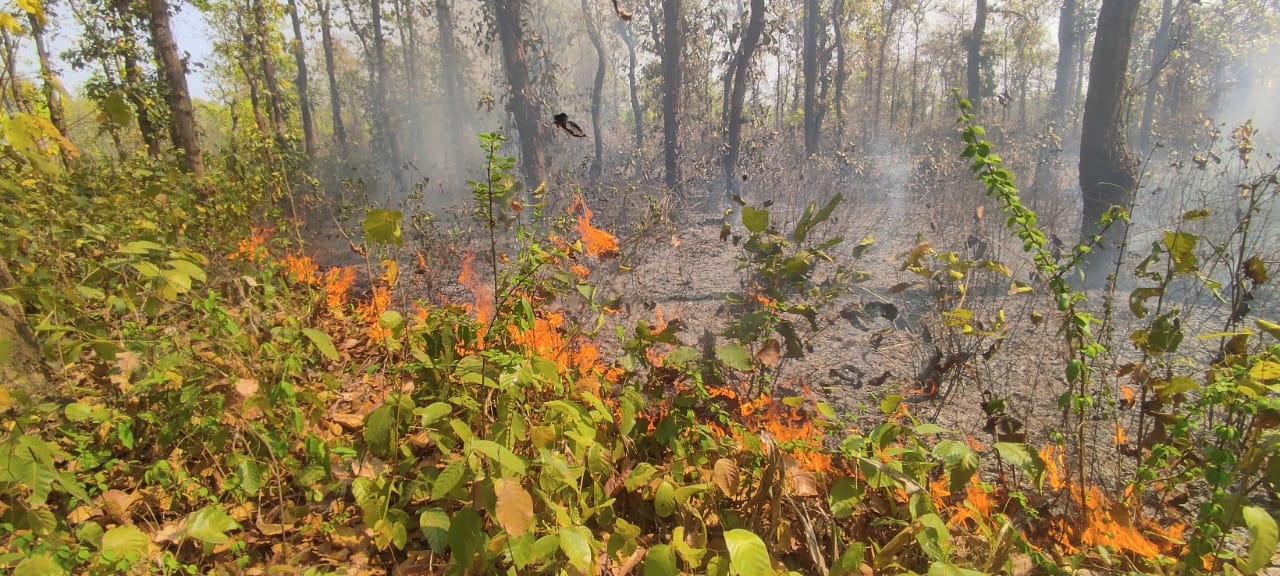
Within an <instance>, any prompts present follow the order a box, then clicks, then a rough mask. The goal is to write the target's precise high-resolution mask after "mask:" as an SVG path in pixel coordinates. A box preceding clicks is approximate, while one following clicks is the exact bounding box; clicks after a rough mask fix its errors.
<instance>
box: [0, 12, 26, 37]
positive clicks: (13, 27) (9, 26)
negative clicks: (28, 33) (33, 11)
mask: <svg viewBox="0 0 1280 576" xmlns="http://www.w3.org/2000/svg"><path fill="white" fill-rule="evenodd" d="M0 28H4V29H5V30H6V31H8V32H9V33H10V34H21V33H22V25H21V24H18V19H17V18H14V17H13V15H12V14H5V13H4V12H0Z"/></svg>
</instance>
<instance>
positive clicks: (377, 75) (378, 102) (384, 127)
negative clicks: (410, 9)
mask: <svg viewBox="0 0 1280 576" xmlns="http://www.w3.org/2000/svg"><path fill="white" fill-rule="evenodd" d="M369 8H370V9H369V19H370V22H371V23H372V24H373V108H374V110H373V114H374V118H376V121H375V124H376V125H377V127H378V130H377V132H378V137H379V138H381V140H382V141H383V144H384V145H385V146H386V150H387V152H389V153H390V155H391V174H392V176H394V177H395V180H396V183H397V184H399V185H401V186H403V185H404V170H403V168H404V166H403V164H404V157H403V156H402V155H401V154H400V140H399V138H398V137H397V134H396V130H395V128H394V127H393V126H392V124H391V110H390V104H389V102H388V100H389V99H390V98H389V95H388V93H387V40H386V38H384V37H383V35H382V0H371V1H370V2H369Z"/></svg>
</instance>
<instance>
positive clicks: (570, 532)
mask: <svg viewBox="0 0 1280 576" xmlns="http://www.w3.org/2000/svg"><path fill="white" fill-rule="evenodd" d="M560 549H561V550H563V551H564V555H565V556H567V557H568V558H569V563H570V564H572V565H573V567H574V568H577V569H578V570H579V571H580V572H582V573H586V572H587V571H588V570H590V568H591V557H592V553H591V530H589V529H587V527H586V526H571V527H568V528H561V529H560Z"/></svg>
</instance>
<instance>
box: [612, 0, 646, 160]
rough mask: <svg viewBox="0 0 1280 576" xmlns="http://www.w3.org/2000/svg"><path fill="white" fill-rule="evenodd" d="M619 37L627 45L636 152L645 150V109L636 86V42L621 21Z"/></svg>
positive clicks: (628, 76) (618, 25)
mask: <svg viewBox="0 0 1280 576" xmlns="http://www.w3.org/2000/svg"><path fill="white" fill-rule="evenodd" d="M617 27H618V35H619V36H622V42H623V43H624V44H626V45H627V89H628V91H629V92H630V93H631V116H632V120H633V122H634V127H633V131H634V136H633V137H632V140H633V144H634V146H635V150H636V152H639V151H640V150H641V149H642V148H644V109H643V108H641V107H640V89H639V87H638V86H636V68H637V67H638V66H637V63H636V41H635V39H634V38H632V37H631V30H629V29H628V28H627V25H626V24H625V23H623V22H622V21H621V20H619V21H618V23H617Z"/></svg>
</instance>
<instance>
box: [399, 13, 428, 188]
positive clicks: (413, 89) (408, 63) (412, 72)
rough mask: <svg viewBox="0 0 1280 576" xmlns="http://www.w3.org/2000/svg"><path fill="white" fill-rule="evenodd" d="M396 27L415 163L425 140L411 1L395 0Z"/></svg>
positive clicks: (412, 158) (413, 160)
mask: <svg viewBox="0 0 1280 576" xmlns="http://www.w3.org/2000/svg"><path fill="white" fill-rule="evenodd" d="M394 5H395V9H396V24H397V26H396V28H397V29H398V30H399V31H400V55H401V64H402V66H403V67H404V80H405V93H406V94H411V95H414V96H410V97H409V98H408V99H407V100H408V101H407V102H405V104H404V106H405V109H406V111H407V112H408V118H406V119H405V120H406V121H405V125H406V126H407V127H408V129H409V137H408V138H409V144H410V158H409V161H410V162H413V163H415V164H416V163H417V161H418V158H419V154H420V153H421V152H422V151H423V149H424V148H425V144H426V140H425V135H424V134H423V132H424V131H423V124H422V107H421V102H422V99H421V98H418V97H417V96H416V95H417V94H419V93H420V91H419V89H418V33H417V30H416V26H415V25H414V22H413V10H414V8H413V6H414V3H413V2H412V1H405V2H403V3H402V2H401V1H400V0H395V2H394Z"/></svg>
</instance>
